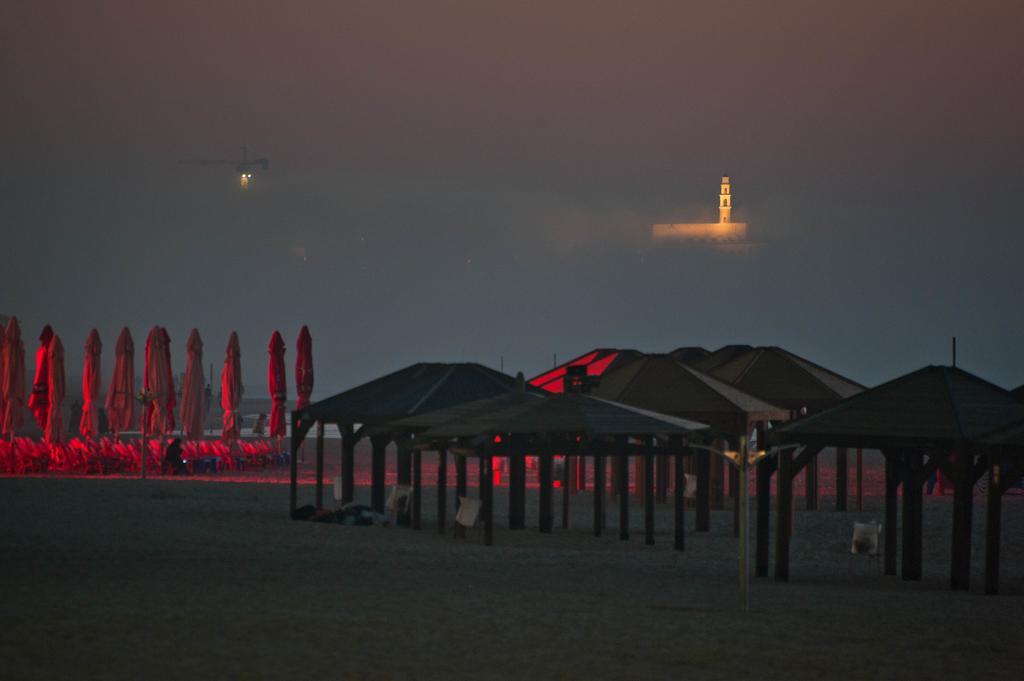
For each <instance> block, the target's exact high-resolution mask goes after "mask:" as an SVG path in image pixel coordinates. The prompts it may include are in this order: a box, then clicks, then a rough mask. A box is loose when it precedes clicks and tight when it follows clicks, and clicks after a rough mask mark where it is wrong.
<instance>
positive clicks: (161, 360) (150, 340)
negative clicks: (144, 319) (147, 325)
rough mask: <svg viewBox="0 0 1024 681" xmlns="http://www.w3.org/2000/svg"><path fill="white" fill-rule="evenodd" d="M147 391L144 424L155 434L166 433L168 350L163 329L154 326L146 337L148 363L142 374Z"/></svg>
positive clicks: (143, 426)
mask: <svg viewBox="0 0 1024 681" xmlns="http://www.w3.org/2000/svg"><path fill="white" fill-rule="evenodd" d="M142 381H143V383H142V387H143V390H144V393H145V400H144V402H145V405H144V408H143V418H144V419H145V423H144V424H142V429H143V432H145V431H146V430H148V431H149V432H150V433H151V434H152V435H154V436H161V435H164V434H166V433H167V432H169V431H168V428H167V393H168V392H169V389H168V387H167V352H166V345H165V344H164V333H163V329H162V328H160V327H159V326H154V327H153V328H152V329H150V330H149V336H148V337H147V338H146V365H145V368H144V369H143V374H142Z"/></svg>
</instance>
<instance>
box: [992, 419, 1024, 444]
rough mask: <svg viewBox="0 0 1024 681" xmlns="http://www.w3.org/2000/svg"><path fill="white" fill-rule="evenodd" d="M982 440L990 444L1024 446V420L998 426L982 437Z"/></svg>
mask: <svg viewBox="0 0 1024 681" xmlns="http://www.w3.org/2000/svg"><path fill="white" fill-rule="evenodd" d="M981 441H982V442H984V443H985V444H988V445H1003V446H1007V447H1024V420H1021V421H1014V422H1013V423H1011V424H1009V425H1006V426H1003V427H1002V428H998V429H997V430H995V431H993V432H991V433H989V434H988V435H986V436H985V437H983V438H981Z"/></svg>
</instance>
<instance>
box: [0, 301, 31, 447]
mask: <svg viewBox="0 0 1024 681" xmlns="http://www.w3.org/2000/svg"><path fill="white" fill-rule="evenodd" d="M3 354H4V362H3V376H2V377H0V378H2V380H0V391H2V392H3V395H4V410H3V413H2V414H0V426H2V430H3V433H4V435H9V436H10V437H11V440H12V441H13V439H14V431H16V430H17V429H19V428H21V426H22V424H23V423H24V418H25V344H24V343H23V342H22V340H21V326H19V325H18V318H17V317H11V318H10V319H9V320H8V322H7V332H6V333H5V334H4V347H3Z"/></svg>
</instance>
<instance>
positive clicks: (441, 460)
mask: <svg viewBox="0 0 1024 681" xmlns="http://www.w3.org/2000/svg"><path fill="white" fill-rule="evenodd" d="M447 515H448V450H447V449H445V448H444V447H441V448H440V449H438V450H437V533H438V534H444V526H445V524H446V523H447V517H446V516H447Z"/></svg>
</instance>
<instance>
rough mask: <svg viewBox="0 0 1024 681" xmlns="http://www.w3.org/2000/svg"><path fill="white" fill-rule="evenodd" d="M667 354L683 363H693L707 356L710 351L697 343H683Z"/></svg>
mask: <svg viewBox="0 0 1024 681" xmlns="http://www.w3.org/2000/svg"><path fill="white" fill-rule="evenodd" d="M668 354H669V355H671V356H672V359H675V360H677V361H679V362H682V363H683V364H693V363H695V362H698V361H700V360H702V359H704V358H705V357H707V356H709V355H710V354H711V352H710V351H708V350H706V349H704V348H702V347H700V346H698V345H684V346H683V347H681V348H676V349H675V350H673V351H672V352H670V353H668Z"/></svg>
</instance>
